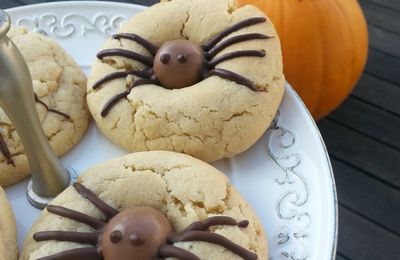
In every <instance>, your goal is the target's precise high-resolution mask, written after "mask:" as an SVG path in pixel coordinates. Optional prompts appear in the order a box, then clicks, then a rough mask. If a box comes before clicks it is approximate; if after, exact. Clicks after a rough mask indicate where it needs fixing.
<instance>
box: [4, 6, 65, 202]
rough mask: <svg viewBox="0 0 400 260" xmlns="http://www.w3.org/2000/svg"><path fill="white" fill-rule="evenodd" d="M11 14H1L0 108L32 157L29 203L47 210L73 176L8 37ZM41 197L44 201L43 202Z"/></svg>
mask: <svg viewBox="0 0 400 260" xmlns="http://www.w3.org/2000/svg"><path fill="white" fill-rule="evenodd" d="M10 24H11V23H10V18H9V16H8V14H7V13H6V12H5V11H3V10H0V106H1V107H2V108H3V110H4V111H5V112H6V114H7V116H8V117H9V118H10V120H11V122H12V123H13V124H14V126H15V128H16V130H17V132H18V135H19V137H20V139H21V142H22V144H23V146H24V151H25V154H26V156H27V157H28V161H29V165H30V170H31V175H32V185H31V187H32V189H33V193H32V192H31V193H30V192H29V190H28V199H29V201H30V202H31V204H32V205H33V206H35V207H39V208H43V207H44V206H45V205H44V204H46V203H47V202H46V201H48V200H46V198H51V197H54V196H56V195H58V194H59V193H60V192H62V191H63V190H64V189H65V188H66V187H68V186H69V184H70V182H71V177H70V174H69V172H68V171H67V170H66V169H65V168H64V167H63V165H62V164H61V163H60V161H59V160H58V158H57V156H56V155H55V154H54V152H53V150H52V149H51V147H50V145H49V143H48V140H47V137H46V135H45V133H44V131H43V129H42V126H41V124H40V121H39V117H38V114H37V111H36V104H35V101H34V94H33V88H32V78H31V75H30V72H29V69H28V66H27V64H26V62H25V60H24V58H23V57H22V55H21V53H20V52H19V51H18V49H17V47H16V46H15V45H14V43H13V42H12V41H11V40H10V39H9V38H8V37H7V36H6V34H7V32H8V30H9V29H10ZM37 197H39V198H40V197H43V198H44V200H39V201H38V198H37Z"/></svg>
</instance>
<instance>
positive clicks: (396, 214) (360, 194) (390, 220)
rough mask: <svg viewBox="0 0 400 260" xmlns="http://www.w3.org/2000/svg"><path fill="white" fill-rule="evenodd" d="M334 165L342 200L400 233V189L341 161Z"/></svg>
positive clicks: (376, 221)
mask: <svg viewBox="0 0 400 260" xmlns="http://www.w3.org/2000/svg"><path fill="white" fill-rule="evenodd" d="M332 166H333V170H334V173H335V179H336V187H337V191H338V198H339V201H340V203H341V204H342V205H345V206H346V207H349V208H351V209H352V210H354V211H356V212H358V213H359V214H361V215H363V216H367V217H368V218H369V219H370V220H372V221H373V222H374V223H378V224H379V225H380V226H383V227H385V228H387V229H389V230H392V231H393V232H394V233H396V234H398V235H399V236H400V221H399V220H400V191H399V190H396V189H393V188H391V187H388V186H387V185H385V184H383V183H381V182H379V181H376V180H375V179H373V178H371V177H369V176H367V175H365V174H363V173H362V172H360V171H358V170H356V169H354V168H352V167H349V166H347V165H345V164H343V163H341V162H339V161H336V160H332ZM383 202H384V203H383Z"/></svg>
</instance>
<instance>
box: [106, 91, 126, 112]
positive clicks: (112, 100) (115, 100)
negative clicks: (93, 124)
mask: <svg viewBox="0 0 400 260" xmlns="http://www.w3.org/2000/svg"><path fill="white" fill-rule="evenodd" d="M129 93H131V91H130V90H126V91H124V92H122V93H119V94H117V95H115V96H113V97H112V98H110V100H108V101H107V103H106V104H105V105H104V107H103V109H102V110H101V112H100V115H101V116H102V117H105V116H107V115H108V113H109V112H110V110H111V108H113V106H115V105H116V104H117V103H118V101H120V100H121V99H124V98H126V97H127V96H128V95H129Z"/></svg>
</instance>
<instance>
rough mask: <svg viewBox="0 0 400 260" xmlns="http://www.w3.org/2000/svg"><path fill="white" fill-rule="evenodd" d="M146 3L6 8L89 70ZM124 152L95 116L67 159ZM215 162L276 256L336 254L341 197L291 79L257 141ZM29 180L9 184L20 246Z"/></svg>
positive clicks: (88, 162)
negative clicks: (245, 202) (271, 121)
mask: <svg viewBox="0 0 400 260" xmlns="http://www.w3.org/2000/svg"><path fill="white" fill-rule="evenodd" d="M143 9H145V7H141V6H137V5H130V4H120V3H112V2H64V3H63V2H59V3H46V4H39V5H32V6H24V7H19V8H14V9H9V10H8V12H9V14H10V15H11V18H12V21H13V23H14V24H18V25H24V26H26V27H28V28H29V29H31V30H40V31H42V32H45V33H47V34H48V36H50V37H52V38H54V39H56V40H57V41H58V42H59V43H60V44H61V45H62V46H63V47H64V48H65V49H66V50H67V51H68V52H69V53H70V54H71V55H72V56H73V57H74V58H75V60H76V61H77V62H78V63H79V64H80V65H81V66H82V68H83V69H84V70H85V72H88V71H89V68H90V64H91V62H92V61H93V59H94V58H95V54H96V52H97V50H98V49H99V47H100V45H101V44H102V42H103V41H104V39H105V38H106V37H107V36H108V35H110V34H112V33H113V32H115V30H116V29H117V28H118V27H119V25H120V24H121V23H122V22H123V21H125V20H127V19H129V18H130V17H131V16H133V15H135V14H137V13H138V12H140V11H141V10H143ZM125 153H126V152H125V151H123V150H121V149H120V148H118V147H116V146H115V145H113V144H112V143H111V142H109V141H108V140H107V139H106V138H105V137H104V136H103V135H102V134H101V133H100V132H99V130H98V129H97V128H96V126H95V125H94V124H93V123H92V124H91V126H90V128H89V130H88V131H87V133H86V135H85V136H84V138H83V139H82V141H81V142H80V143H79V144H78V146H77V147H75V148H74V149H73V150H72V151H71V152H69V153H68V154H67V155H66V156H64V157H63V158H62V160H63V161H64V162H66V163H67V164H69V165H71V166H73V167H74V168H75V169H76V170H77V171H78V172H82V171H84V170H86V169H88V168H89V167H90V166H92V165H94V164H97V163H99V162H102V161H104V160H106V159H109V158H113V157H116V156H119V155H122V154H125ZM213 165H215V166H216V167H217V168H219V169H220V170H222V171H223V172H224V173H226V175H227V176H229V178H230V179H231V181H232V182H233V183H234V185H235V186H236V187H237V188H238V189H239V190H240V192H241V193H242V194H243V196H244V197H245V198H246V199H247V200H248V201H249V202H250V203H251V205H253V207H254V208H255V209H256V211H257V213H258V216H259V217H260V218H261V220H262V222H263V224H264V226H265V229H266V231H267V233H268V240H269V247H270V253H271V259H274V260H275V259H293V260H294V259H313V260H321V259H334V257H335V252H336V239H337V200H336V190H335V184H334V179H333V173H332V169H331V166H330V161H329V157H328V155H327V152H326V149H325V146H324V143H323V141H322V139H321V136H320V134H319V131H318V129H317V127H316V125H315V123H314V121H313V119H312V118H311V116H310V114H309V113H308V111H307V109H306V108H305V107H304V104H303V103H302V102H301V101H300V99H299V97H298V96H297V95H296V93H295V92H294V91H293V89H292V88H291V87H290V86H289V85H287V87H286V93H285V96H284V100H283V103H282V105H281V106H280V115H279V116H278V117H277V120H276V122H275V124H274V126H273V127H271V129H270V130H268V131H267V132H266V133H265V135H264V136H263V137H262V138H261V139H260V140H259V141H258V143H257V144H256V145H254V146H253V147H252V148H251V149H250V150H248V151H247V152H245V153H242V154H240V155H238V156H236V157H234V158H232V159H230V160H221V161H218V162H216V163H213ZM25 187H26V181H25V182H22V183H19V184H17V185H15V186H13V187H10V188H8V189H7V193H8V195H9V198H10V200H11V204H12V207H13V209H14V212H15V214H16V217H17V225H18V235H19V243H20V245H21V243H22V241H23V239H24V236H25V234H26V233H27V231H28V230H29V228H30V226H31V225H32V223H33V222H34V221H35V219H36V218H37V216H38V214H39V211H38V210H35V209H34V208H32V207H31V206H30V205H29V204H28V202H27V200H26V199H25Z"/></svg>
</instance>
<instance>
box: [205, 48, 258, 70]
mask: <svg viewBox="0 0 400 260" xmlns="http://www.w3.org/2000/svg"><path fill="white" fill-rule="evenodd" d="M240 57H265V51H264V50H260V51H256V50H249V51H235V52H230V53H226V54H224V55H221V56H219V57H217V58H215V59H213V60H211V61H209V62H208V66H209V67H211V68H214V67H215V66H217V65H218V64H220V63H221V62H224V61H227V60H231V59H235V58H240Z"/></svg>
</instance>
